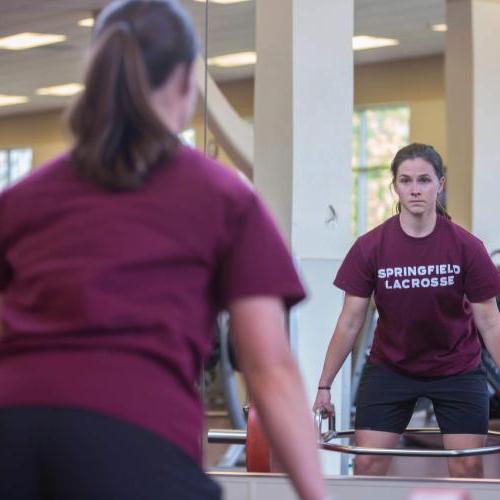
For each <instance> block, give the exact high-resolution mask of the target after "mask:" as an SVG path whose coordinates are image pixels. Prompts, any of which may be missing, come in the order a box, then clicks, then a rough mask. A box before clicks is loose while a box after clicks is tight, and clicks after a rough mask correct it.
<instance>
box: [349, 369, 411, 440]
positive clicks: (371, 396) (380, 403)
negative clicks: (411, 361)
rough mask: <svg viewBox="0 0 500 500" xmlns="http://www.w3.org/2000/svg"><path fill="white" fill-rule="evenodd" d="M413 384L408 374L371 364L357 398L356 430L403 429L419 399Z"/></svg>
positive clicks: (398, 431)
mask: <svg viewBox="0 0 500 500" xmlns="http://www.w3.org/2000/svg"><path fill="white" fill-rule="evenodd" d="M414 385H415V384H414V381H413V380H412V379H410V378H408V377H405V376H403V375H400V374H398V373H395V372H392V371H390V370H387V369H386V368H383V367H379V366H376V365H372V364H368V365H367V366H366V367H365V370H364V372H363V376H362V379H361V382H360V384H359V390H358V394H357V398H356V418H355V425H354V426H355V429H356V431H358V430H365V431H379V432H382V433H393V434H397V435H399V434H401V433H403V431H404V430H405V429H406V427H407V425H408V423H409V421H410V419H411V416H412V414H413V410H414V408H415V404H416V402H417V399H418V393H417V392H416V391H415V388H414Z"/></svg>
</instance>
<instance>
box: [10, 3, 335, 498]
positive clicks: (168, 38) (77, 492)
mask: <svg viewBox="0 0 500 500" xmlns="http://www.w3.org/2000/svg"><path fill="white" fill-rule="evenodd" d="M91 52H92V53H91V56H92V57H91V60H90V63H89V67H88V70H87V74H86V81H85V90H84V91H83V93H82V94H81V96H80V97H79V99H78V101H77V102H76V105H75V107H74V108H73V109H72V111H71V114H70V117H69V123H70V128H71V131H72V133H73V135H74V139H75V140H74V146H73V148H72V150H71V151H70V152H69V153H65V154H63V155H61V156H60V157H58V158H55V159H54V160H52V161H51V162H49V163H47V164H46V165H44V166H42V167H40V168H39V169H37V170H36V171H35V172H34V173H33V174H32V175H30V176H28V177H27V178H26V179H24V180H22V181H21V182H19V183H18V184H16V185H15V186H13V187H11V188H9V189H8V190H6V191H4V192H3V193H2V194H1V195H0V221H1V222H0V294H1V301H2V305H1V306H2V311H1V314H2V339H1V342H0V498H2V499H14V498H16V499H19V500H23V499H30V500H35V499H45V498H58V499H71V500H79V499H82V500H84V499H85V500H89V499H92V500H99V499H107V500H109V499H116V500H118V499H119V500H137V499H139V498H144V499H150V500H153V499H158V500H159V499H173V500H195V499H200V500H201V499H215V498H220V491H219V490H220V488H219V487H218V486H217V485H216V484H215V483H214V482H213V481H211V480H209V479H208V478H207V477H206V476H205V475H204V474H203V473H202V471H201V469H200V464H201V453H200V452H201V449H200V448H201V442H202V440H203V436H202V432H203V407H202V403H201V401H200V396H199V391H198V390H197V384H198V382H199V380H200V375H201V370H202V366H203V360H204V359H205V358H206V357H207V356H208V354H209V352H210V350H211V345H212V343H213V330H214V325H215V320H216V315H217V313H218V311H220V310H221V309H227V310H228V311H229V313H230V315H231V318H232V332H233V334H234V339H235V344H236V348H237V352H238V353H239V354H240V360H239V362H240V366H241V368H242V371H243V373H244V375H245V376H246V379H247V382H248V385H249V390H250V391H251V393H252V397H253V400H254V401H255V404H256V406H257V408H258V410H259V414H260V417H261V420H262V422H263V425H264V428H265V429H266V431H267V433H268V435H269V438H270V441H271V443H272V445H273V447H274V449H275V452H276V455H277V457H278V459H279V461H280V463H281V464H282V465H283V466H284V468H285V470H286V471H288V473H289V474H290V477H291V480H292V482H293V483H294V486H295V488H296V490H297V492H298V494H299V495H300V497H301V498H303V499H310V500H321V499H323V498H325V487H324V484H323V481H322V478H321V474H320V467H319V460H318V456H317V451H316V436H315V431H314V426H313V422H312V418H311V415H310V412H309V410H308V408H307V404H306V398H305V392H304V390H303V387H302V382H301V380H300V377H299V372H298V369H297V367H296V364H295V362H294V361H293V358H292V356H291V353H290V351H289V349H288V344H287V337H286V332H285V321H284V312H285V308H288V307H290V306H292V305H293V304H294V303H296V302H298V301H300V300H301V299H302V298H303V297H304V291H303V288H302V285H301V283H300V281H299V279H298V277H297V274H296V272H295V270H294V266H293V263H292V260H291V258H290V255H289V253H288V251H287V249H286V245H285V244H284V242H283V240H282V238H281V237H280V235H279V233H278V231H277V229H276V227H275V225H274V222H273V221H272V220H271V218H270V216H269V214H268V212H267V210H266V209H265V208H264V207H263V204H262V203H261V201H260V200H259V198H258V197H257V196H256V194H255V193H254V192H253V190H252V189H251V188H250V187H249V186H247V185H246V184H245V183H243V182H241V181H240V180H239V179H238V176H237V175H235V174H234V173H233V172H230V171H229V169H226V168H224V167H222V166H220V165H218V164H217V163H216V162H214V161H212V160H210V159H208V158H205V157H204V156H203V155H201V154H200V153H198V152H197V151H195V150H192V149H191V148H187V147H183V146H181V145H180V144H179V141H178V139H177V134H178V133H179V132H181V131H182V130H183V128H184V127H185V126H186V125H187V124H188V122H189V120H190V118H191V115H192V111H193V109H194V104H195V97H196V86H195V69H194V62H195V58H196V56H197V53H198V46H197V40H196V37H195V36H194V32H193V28H192V25H191V21H190V20H189V18H188V17H187V15H186V13H185V12H184V11H183V10H182V9H181V8H180V7H179V5H178V4H177V2H176V1H175V0H124V1H123V0H122V1H117V2H113V3H111V4H110V5H108V6H107V7H106V8H105V9H104V10H103V12H102V13H101V14H100V16H99V17H98V19H97V20H96V24H95V28H94V36H93V44H92V51H91Z"/></svg>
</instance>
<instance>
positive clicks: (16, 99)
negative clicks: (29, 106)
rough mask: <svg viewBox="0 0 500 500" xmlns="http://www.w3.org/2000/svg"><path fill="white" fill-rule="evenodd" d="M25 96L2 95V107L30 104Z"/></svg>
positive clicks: (0, 97) (0, 96)
mask: <svg viewBox="0 0 500 500" xmlns="http://www.w3.org/2000/svg"><path fill="white" fill-rule="evenodd" d="M28 100H29V99H28V98H27V97H26V96H24V95H2V94H0V106H14V104H23V103H25V102H28Z"/></svg>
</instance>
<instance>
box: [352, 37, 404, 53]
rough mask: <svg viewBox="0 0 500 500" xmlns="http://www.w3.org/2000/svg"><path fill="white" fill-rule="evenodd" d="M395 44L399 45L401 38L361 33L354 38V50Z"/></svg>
mask: <svg viewBox="0 0 500 500" xmlns="http://www.w3.org/2000/svg"><path fill="white" fill-rule="evenodd" d="M394 45H399V40H395V39H394V38H381V37H378V36H368V35H359V36H354V37H353V38H352V49H353V50H368V49H378V48H380V47H391V46H394Z"/></svg>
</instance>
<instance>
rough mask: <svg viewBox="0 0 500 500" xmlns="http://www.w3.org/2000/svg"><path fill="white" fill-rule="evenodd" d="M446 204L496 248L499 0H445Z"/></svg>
mask: <svg viewBox="0 0 500 500" xmlns="http://www.w3.org/2000/svg"><path fill="white" fill-rule="evenodd" d="M447 24H448V33H447V42H446V93H447V109H448V111H447V113H448V159H449V160H448V163H449V186H448V187H449V196H448V199H449V208H450V212H451V215H452V216H453V217H454V218H455V219H456V220H457V222H458V223H459V224H462V225H464V226H465V227H467V228H469V229H471V230H472V231H473V232H474V234H476V235H477V236H478V237H479V238H481V239H482V240H483V241H484V243H485V245H486V246H487V248H488V250H489V251H493V250H495V249H498V248H500V223H499V222H498V220H499V215H500V159H499V139H498V137H499V134H498V130H499V126H498V122H499V117H500V57H499V54H500V36H499V29H500V0H448V1H447Z"/></svg>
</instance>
